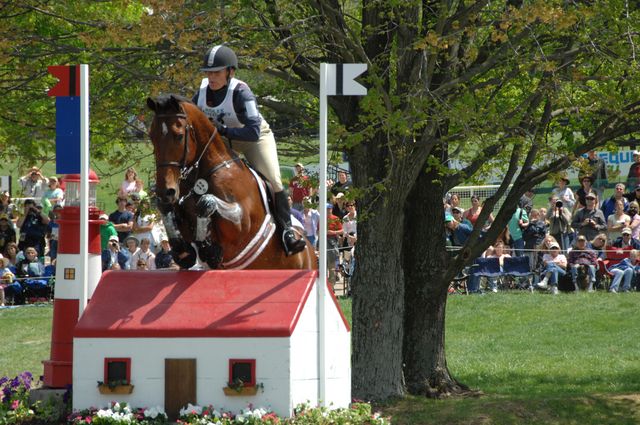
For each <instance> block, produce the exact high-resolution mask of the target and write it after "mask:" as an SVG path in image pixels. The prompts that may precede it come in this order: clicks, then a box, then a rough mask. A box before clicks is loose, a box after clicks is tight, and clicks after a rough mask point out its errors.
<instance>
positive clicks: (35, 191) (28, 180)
mask: <svg viewBox="0 0 640 425" xmlns="http://www.w3.org/2000/svg"><path fill="white" fill-rule="evenodd" d="M48 183H49V180H48V179H47V178H46V177H45V176H43V175H42V172H40V169H39V168H38V167H31V169H30V170H29V172H28V173H27V174H25V175H24V176H22V177H20V186H22V195H23V196H24V197H25V198H32V199H33V200H34V201H35V202H36V205H40V201H41V199H42V195H44V190H45V187H46V185H47V184H48Z"/></svg>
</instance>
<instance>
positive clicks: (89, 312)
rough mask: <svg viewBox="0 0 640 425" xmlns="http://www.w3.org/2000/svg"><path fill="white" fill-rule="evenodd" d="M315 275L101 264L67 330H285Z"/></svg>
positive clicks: (126, 333)
mask: <svg viewBox="0 0 640 425" xmlns="http://www.w3.org/2000/svg"><path fill="white" fill-rule="evenodd" d="M317 276H318V273H317V271H315V270H240V271H234V270H229V271H224V270H223V271H220V270H216V271H202V272H197V271H179V272H170V271H122V270H113V271H107V272H105V273H103V275H102V278H101V279H100V283H99V285H98V287H97V288H96V290H95V292H94V293H93V296H92V298H91V301H90V302H89V304H88V306H87V309H86V310H85V311H84V313H83V315H82V317H81V319H80V321H79V322H78V324H77V326H76V329H75V333H74V336H75V337H79V338H95V337H107V338H108V337H118V338H123V337H124V338H129V337H132V338H133V337H135V338H140V337H169V338H180V337H248V336H258V337H282V336H290V335H291V334H292V333H293V330H294V329H295V326H296V324H297V322H298V319H299V318H300V313H301V312H302V309H303V307H304V305H305V303H306V301H307V298H308V297H309V293H310V292H311V290H312V289H313V288H314V287H315V286H314V283H315V281H316V279H317ZM333 301H334V303H335V305H336V308H338V310H339V307H337V301H336V300H335V298H334V299H333ZM340 314H342V313H340ZM343 320H344V317H343ZM345 326H346V327H347V329H348V325H347V323H346V322H345Z"/></svg>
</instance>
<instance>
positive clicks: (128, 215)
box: [109, 196, 133, 243]
mask: <svg viewBox="0 0 640 425" xmlns="http://www.w3.org/2000/svg"><path fill="white" fill-rule="evenodd" d="M116 204H117V205H118V209H117V210H115V211H114V212H112V213H111V214H109V221H110V222H112V223H113V227H114V228H115V229H116V231H117V232H118V238H119V239H120V242H122V243H124V240H125V239H126V238H127V237H128V236H129V235H130V234H131V230H132V229H133V213H132V212H131V211H129V210H127V198H123V197H122V196H118V198H117V199H116Z"/></svg>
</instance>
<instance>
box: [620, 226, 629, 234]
mask: <svg viewBox="0 0 640 425" xmlns="http://www.w3.org/2000/svg"><path fill="white" fill-rule="evenodd" d="M622 234H623V235H625V234H626V235H630V234H631V228H630V227H625V228H624V229H622Z"/></svg>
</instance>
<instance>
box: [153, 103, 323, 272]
mask: <svg viewBox="0 0 640 425" xmlns="http://www.w3.org/2000/svg"><path fill="white" fill-rule="evenodd" d="M147 106H148V107H149V108H150V109H151V110H152V111H154V113H155V115H154V117H153V122H152V123H151V128H150V131H149V134H150V136H151V141H152V143H153V148H154V156H155V161H156V196H157V199H158V209H159V210H160V213H161V214H162V218H163V222H164V224H165V227H166V229H167V234H168V236H169V242H170V244H171V246H172V249H173V250H174V251H175V252H174V259H175V260H176V263H178V264H179V265H180V266H181V268H189V267H190V266H191V265H193V264H195V262H196V254H197V256H198V257H199V258H200V259H201V260H203V261H204V262H206V263H207V265H208V266H209V267H210V268H212V269H219V268H221V269H244V268H248V269H315V268H317V258H316V254H315V250H314V249H313V246H312V245H311V244H310V243H309V241H308V240H306V238H304V236H302V234H303V233H300V236H301V237H303V238H304V239H305V241H306V245H307V246H306V248H305V249H304V250H303V251H301V252H299V253H297V254H295V255H291V256H288V257H287V256H286V255H285V252H284V248H283V246H282V242H281V241H280V238H279V237H273V235H274V233H275V232H276V225H275V223H274V220H273V218H272V216H271V214H270V210H269V205H268V201H267V186H266V184H265V182H264V181H263V180H262V178H260V177H259V176H258V175H257V173H256V172H255V171H253V170H252V169H251V168H249V167H248V166H247V164H246V163H245V162H244V161H242V160H241V159H240V158H239V157H238V156H237V154H236V153H235V152H233V151H232V150H231V149H230V148H229V147H228V146H227V144H226V143H225V142H224V140H223V139H222V137H221V136H220V134H219V133H218V131H217V129H216V127H215V126H214V125H213V124H212V123H211V122H210V121H209V119H208V118H207V116H206V115H205V114H204V113H203V112H202V111H200V109H199V108H198V107H197V106H196V105H194V104H193V103H191V101H190V100H188V99H186V98H183V97H180V96H177V95H165V96H161V97H158V98H157V99H152V98H148V99H147ZM194 245H195V248H194ZM196 250H197V252H196Z"/></svg>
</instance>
